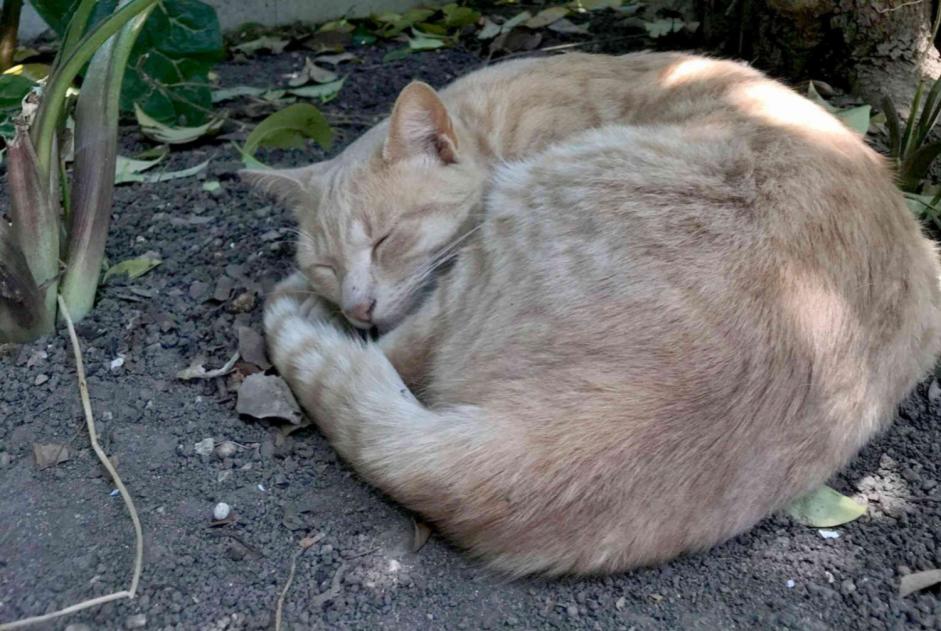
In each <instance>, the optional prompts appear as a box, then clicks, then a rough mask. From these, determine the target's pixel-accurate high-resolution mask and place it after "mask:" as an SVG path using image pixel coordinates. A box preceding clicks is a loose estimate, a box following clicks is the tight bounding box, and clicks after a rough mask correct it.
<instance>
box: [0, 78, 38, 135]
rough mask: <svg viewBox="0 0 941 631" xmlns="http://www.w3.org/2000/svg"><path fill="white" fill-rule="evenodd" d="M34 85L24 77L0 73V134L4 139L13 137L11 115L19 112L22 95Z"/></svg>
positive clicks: (27, 92)
mask: <svg viewBox="0 0 941 631" xmlns="http://www.w3.org/2000/svg"><path fill="white" fill-rule="evenodd" d="M34 85H36V83H35V82H34V81H32V80H30V79H27V78H26V77H22V76H19V75H13V74H4V75H0V136H2V137H3V138H4V139H5V140H7V141H9V140H10V139H12V138H13V132H14V131H15V130H14V128H13V117H14V116H16V114H17V113H19V111H20V105H21V104H22V102H23V97H25V96H26V95H27V94H29V91H30V90H32V89H33V86H34Z"/></svg>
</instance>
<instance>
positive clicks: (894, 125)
mask: <svg viewBox="0 0 941 631" xmlns="http://www.w3.org/2000/svg"><path fill="white" fill-rule="evenodd" d="M882 111H883V112H885V126H886V129H887V130H888V132H889V156H890V157H892V158H895V159H899V158H901V157H902V156H901V151H902V144H901V140H902V134H901V118H900V117H899V113H898V110H896V109H895V103H893V102H892V99H890V98H889V97H888V96H883V97H882Z"/></svg>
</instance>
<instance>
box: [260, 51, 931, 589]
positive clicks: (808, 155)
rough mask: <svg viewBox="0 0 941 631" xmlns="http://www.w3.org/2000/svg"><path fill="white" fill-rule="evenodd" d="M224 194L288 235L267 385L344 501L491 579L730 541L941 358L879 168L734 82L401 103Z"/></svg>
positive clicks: (657, 63)
mask: <svg viewBox="0 0 941 631" xmlns="http://www.w3.org/2000/svg"><path fill="white" fill-rule="evenodd" d="M246 177H247V178H248V179H249V180H252V181H254V182H255V183H257V184H258V185H259V186H261V187H263V188H264V189H265V190H268V191H270V192H272V193H274V194H276V195H278V196H279V197H280V198H281V199H282V200H284V201H286V202H287V203H289V204H291V205H292V206H293V207H294V208H295V209H296V210H297V212H298V219H299V222H300V225H301V228H302V231H301V237H300V242H299V249H298V261H297V262H298V267H299V269H300V272H299V273H296V274H294V275H292V276H290V277H289V278H288V279H286V280H285V281H283V282H282V283H281V285H280V286H279V287H278V288H277V290H276V291H275V292H274V293H273V295H272V296H271V297H270V298H269V300H268V302H267V304H266V307H265V330H266V336H267V341H268V345H269V350H270V354H271V358H272V361H273V363H274V364H275V366H276V367H277V368H278V370H279V371H280V373H281V375H282V376H283V377H284V378H285V379H286V380H287V382H288V383H289V385H290V386H291V388H292V390H293V391H294V392H295V394H296V395H297V396H298V398H299V400H300V401H301V403H302V405H303V406H304V408H305V409H306V410H307V411H308V412H309V413H310V414H311V415H312V417H313V418H314V419H315V421H316V422H317V424H318V426H319V427H320V429H321V430H322V431H323V433H324V434H325V435H326V437H327V438H328V439H329V440H330V442H331V443H332V444H333V446H334V447H335V448H336V450H337V451H338V452H339V453H340V455H341V456H342V457H343V458H345V459H346V460H347V461H348V462H349V463H350V464H351V465H352V466H353V467H354V468H355V469H356V470H357V471H358V472H359V473H360V474H361V475H362V476H363V477H364V478H365V479H367V480H368V481H370V482H371V483H373V484H375V485H376V486H378V487H379V488H381V489H382V490H384V491H386V492H387V493H388V494H389V495H391V496H392V497H393V498H395V499H396V500H398V501H399V502H401V503H402V504H403V505H405V506H406V507H409V508H411V509H413V510H415V511H417V512H418V513H420V514H422V515H423V516H424V517H425V518H427V519H428V520H430V521H431V522H432V523H434V524H435V525H436V526H437V527H438V528H439V529H440V530H441V531H442V532H443V533H445V534H446V535H447V536H448V537H450V538H451V539H452V540H453V541H455V542H457V543H458V544H459V545H461V546H463V547H464V548H466V549H467V550H469V551H470V552H471V553H472V554H474V555H476V556H477V557H479V558H481V559H483V561H484V562H486V563H487V564H489V565H490V566H491V567H493V568H495V569H497V570H499V571H502V572H506V573H508V574H509V575H511V576H519V575H524V574H531V573H539V574H547V575H559V574H599V573H612V572H620V571H624V570H628V569H630V568H634V567H638V566H643V565H649V564H654V563H658V562H663V561H666V560H668V559H671V558H673V557H676V556H677V555H680V554H684V553H689V552H693V551H699V550H703V549H706V548H708V547H710V546H713V545H715V544H717V543H719V542H721V541H724V540H726V539H728V538H729V537H732V536H734V535H736V534H738V533H741V532H743V531H745V530H746V529H748V528H749V527H751V526H753V525H754V524H755V523H756V522H758V521H759V520H760V519H762V518H763V517H765V516H766V515H768V514H770V513H772V512H774V511H776V510H779V509H780V508H782V507H783V506H784V505H785V504H786V503H787V502H789V501H791V500H792V499H794V498H795V497H797V496H799V495H800V494H802V493H805V492H807V491H809V490H811V489H813V488H814V487H816V486H818V485H819V484H821V483H823V482H824V481H825V480H826V479H827V478H828V477H829V476H830V475H832V474H833V473H834V472H835V471H836V470H837V469H839V468H840V467H841V466H843V465H844V464H845V463H846V462H847V461H848V460H849V459H850V458H851V457H853V456H854V454H856V452H857V451H858V450H859V449H860V448H861V447H862V445H863V444H865V443H866V441H867V440H868V439H869V438H871V437H872V436H873V435H874V434H875V433H876V432H878V431H879V430H880V429H882V428H885V427H886V425H887V424H888V423H889V422H890V420H891V418H892V416H893V412H894V409H895V406H896V405H897V404H898V402H899V401H900V400H901V399H902V398H903V397H904V396H905V395H906V394H907V393H908V392H909V391H910V390H911V389H912V388H913V387H914V385H915V384H916V382H917V381H918V380H919V378H920V377H921V376H922V375H924V373H925V372H926V371H927V370H928V369H929V368H930V367H931V365H932V363H933V361H934V359H935V357H936V356H937V354H938V353H939V352H941V328H939V323H941V321H939V316H941V291H939V272H941V269H939V263H938V260H937V254H936V251H935V248H934V247H933V245H932V244H931V242H929V241H928V240H927V239H926V238H925V237H923V235H922V233H921V230H920V228H919V226H918V224H917V222H916V221H915V220H914V219H913V217H912V216H911V215H910V213H909V212H908V210H907V208H906V206H905V204H904V201H903V198H902V196H901V194H900V193H899V192H898V190H897V188H896V187H895V185H894V183H893V179H892V175H891V173H890V170H889V168H888V167H887V165H886V162H885V161H884V160H883V159H882V158H881V157H880V156H879V155H877V154H876V153H875V152H874V151H872V150H871V149H870V148H868V147H867V146H866V144H865V143H864V141H863V139H861V138H860V137H859V136H858V135H857V134H856V133H854V132H852V131H850V130H848V129H847V128H845V127H844V126H843V125H842V124H841V123H840V122H839V121H838V120H836V119H835V118H834V117H832V116H831V115H830V114H828V113H827V112H825V111H824V110H823V109H822V108H820V107H818V106H817V105H815V104H813V103H811V102H810V101H808V100H806V99H804V98H802V97H800V96H798V95H797V94H796V93H794V92H792V91H791V90H789V89H788V88H786V87H784V86H783V85H781V84H779V83H777V82H774V81H772V80H770V79H768V78H766V77H764V76H763V75H762V74H761V73H759V72H758V71H756V70H754V69H751V68H749V67H747V66H745V65H742V64H738V63H735V62H731V61H720V60H713V59H707V58H702V57H697V56H691V55H684V54H675V53H671V54H661V53H639V54H632V55H626V56H621V57H606V56H590V55H581V54H580V55H568V56H563V57H557V58H549V59H538V60H527V61H524V62H520V61H516V62H508V63H506V64H503V65H498V66H496V67H494V68H489V69H486V70H482V71H479V72H478V73H475V74H471V75H469V76H468V77H465V78H463V79H460V80H458V81H457V82H456V83H454V84H453V85H452V86H451V87H449V88H446V89H445V90H443V91H442V92H441V93H440V95H438V94H436V93H435V92H434V91H433V90H432V89H431V88H429V87H427V86H424V85H423V84H412V85H410V86H409V87H407V88H406V89H405V90H404V91H403V92H402V93H401V95H400V96H399V98H398V99H397V101H396V103H395V106H394V108H393V110H392V114H391V116H390V118H389V120H388V121H387V122H386V123H382V124H380V125H378V126H377V127H376V128H374V129H373V130H371V131H369V132H367V133H366V134H365V135H364V136H363V137H361V138H360V139H359V140H358V141H356V142H354V143H353V144H352V145H351V146H350V147H349V148H347V149H346V151H345V152H343V153H342V154H341V155H339V156H338V157H336V158H334V159H333V160H331V161H328V162H327V163H324V164H319V165H314V166H310V167H302V168H300V169H294V170H284V171H277V172H274V173H264V174H259V173H248V174H246ZM445 260H449V261H450V262H451V266H450V267H449V268H447V269H445V270H442V269H436V268H437V266H438V265H439V264H440V263H441V262H443V261H445ZM314 294H316V295H317V296H315V295H314ZM318 296H322V297H323V298H320V297H318ZM330 303H335V304H337V305H338V306H339V308H341V309H342V311H343V312H344V314H345V315H346V317H347V319H348V320H349V321H350V322H351V323H353V324H354V325H356V326H360V327H366V326H378V327H379V328H381V329H382V330H383V331H384V334H383V335H382V336H381V337H379V339H378V340H377V341H370V340H366V341H364V340H363V339H362V337H361V336H357V335H352V334H350V332H349V331H348V330H346V329H345V328H344V327H343V326H340V324H339V322H338V321H337V320H336V316H335V313H334V312H333V311H331V308H330V307H329V306H328V305H329V304H330ZM416 395H417V396H416Z"/></svg>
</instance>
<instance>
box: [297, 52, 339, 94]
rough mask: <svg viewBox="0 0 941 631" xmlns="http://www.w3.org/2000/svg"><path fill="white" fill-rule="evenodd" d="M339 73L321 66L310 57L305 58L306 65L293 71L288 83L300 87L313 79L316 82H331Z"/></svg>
mask: <svg viewBox="0 0 941 631" xmlns="http://www.w3.org/2000/svg"><path fill="white" fill-rule="evenodd" d="M336 78H337V73H335V72H334V71H332V70H327V69H326V68H321V67H320V66H318V65H317V64H316V63H314V62H313V61H311V60H310V57H306V58H305V59H304V67H303V68H301V69H300V70H298V71H297V72H295V73H292V74H291V76H290V78H289V79H288V85H289V86H291V87H292V88H298V87H300V86H302V85H306V84H308V83H310V82H311V81H313V82H314V83H330V82H331V81H335V80H336Z"/></svg>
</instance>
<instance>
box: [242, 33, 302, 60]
mask: <svg viewBox="0 0 941 631" xmlns="http://www.w3.org/2000/svg"><path fill="white" fill-rule="evenodd" d="M290 43H291V42H290V41H288V40H286V39H282V38H280V37H272V36H270V35H262V36H261V37H259V38H258V39H253V40H251V41H248V42H243V43H241V44H238V45H236V46H232V50H234V51H236V52H239V53H242V54H243V55H254V54H255V53H257V52H258V51H261V50H267V51H270V52H272V53H274V54H275V55H277V54H278V53H283V52H284V49H285V48H287V45H288V44H290Z"/></svg>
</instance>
